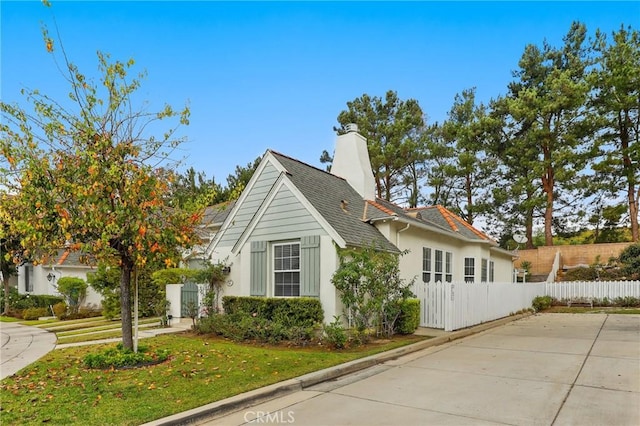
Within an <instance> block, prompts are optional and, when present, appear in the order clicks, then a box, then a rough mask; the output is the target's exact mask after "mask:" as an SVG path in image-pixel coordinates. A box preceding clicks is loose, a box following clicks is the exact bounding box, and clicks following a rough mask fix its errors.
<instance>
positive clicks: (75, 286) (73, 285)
mask: <svg viewBox="0 0 640 426" xmlns="http://www.w3.org/2000/svg"><path fill="white" fill-rule="evenodd" d="M88 287H89V285H88V284H87V283H86V281H85V280H83V279H82V278H77V277H62V278H60V279H59V280H58V291H59V292H60V293H61V294H62V295H63V296H64V297H65V298H66V299H67V305H68V306H69V310H70V312H71V314H72V315H73V314H76V313H78V310H79V309H80V305H82V303H83V302H84V300H85V298H86V297H87V288H88Z"/></svg>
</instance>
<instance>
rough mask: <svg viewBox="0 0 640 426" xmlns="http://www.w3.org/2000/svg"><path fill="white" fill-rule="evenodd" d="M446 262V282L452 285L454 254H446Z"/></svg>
mask: <svg viewBox="0 0 640 426" xmlns="http://www.w3.org/2000/svg"><path fill="white" fill-rule="evenodd" d="M444 260H445V262H444V280H445V281H446V282H448V283H450V282H452V281H453V272H452V271H453V253H451V252H449V251H448V252H446V253H445V258H444Z"/></svg>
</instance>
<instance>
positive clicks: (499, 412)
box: [201, 314, 640, 426]
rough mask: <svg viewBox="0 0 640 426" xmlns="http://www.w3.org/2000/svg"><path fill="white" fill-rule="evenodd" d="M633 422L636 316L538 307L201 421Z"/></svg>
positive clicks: (638, 348) (638, 379)
mask: <svg viewBox="0 0 640 426" xmlns="http://www.w3.org/2000/svg"><path fill="white" fill-rule="evenodd" d="M247 423H252V424H283V423H284V424H296V425H581V426H582V425H616V426H617V425H630V426H631V425H633V426H637V425H639V424H640V315H605V314H543V315H536V316H531V317H528V318H525V319H522V320H520V321H516V322H512V323H509V324H507V325H504V326H501V327H498V328H494V329H491V330H488V331H485V332H482V333H480V334H477V335H473V336H470V337H467V338H464V339H461V340H457V341H454V342H452V343H448V344H445V345H442V346H437V347H432V348H429V349H425V350H423V351H420V352H416V353H414V354H411V355H407V356H405V357H402V358H400V359H397V360H394V361H391V362H387V363H385V364H382V365H378V366H376V367H372V368H370V369H368V370H363V371H361V372H359V373H355V374H352V375H350V376H347V377H343V378H341V379H339V380H336V381H332V382H325V383H322V384H319V385H316V386H313V387H311V388H307V389H305V390H303V391H299V392H295V393H292V394H289V395H286V396H283V397H281V398H277V399H274V400H272V401H269V402H267V403H263V404H261V405H257V406H255V407H251V408H249V409H244V410H242V411H240V412H236V413H232V414H230V415H227V416H225V417H221V418H218V419H215V420H210V421H208V422H207V423H201V424H208V425H241V424H247Z"/></svg>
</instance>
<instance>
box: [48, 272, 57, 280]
mask: <svg viewBox="0 0 640 426" xmlns="http://www.w3.org/2000/svg"><path fill="white" fill-rule="evenodd" d="M55 280H56V276H55V275H54V274H52V273H51V272H49V273H48V274H47V281H49V282H51V281H55Z"/></svg>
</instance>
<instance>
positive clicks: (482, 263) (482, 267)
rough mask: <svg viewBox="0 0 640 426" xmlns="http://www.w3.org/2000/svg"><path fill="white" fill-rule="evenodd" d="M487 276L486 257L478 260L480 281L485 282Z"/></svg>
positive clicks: (487, 265) (487, 264)
mask: <svg viewBox="0 0 640 426" xmlns="http://www.w3.org/2000/svg"><path fill="white" fill-rule="evenodd" d="M488 277H489V262H488V261H487V259H482V260H481V261H480V282H483V283H486V282H487V279H488Z"/></svg>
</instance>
